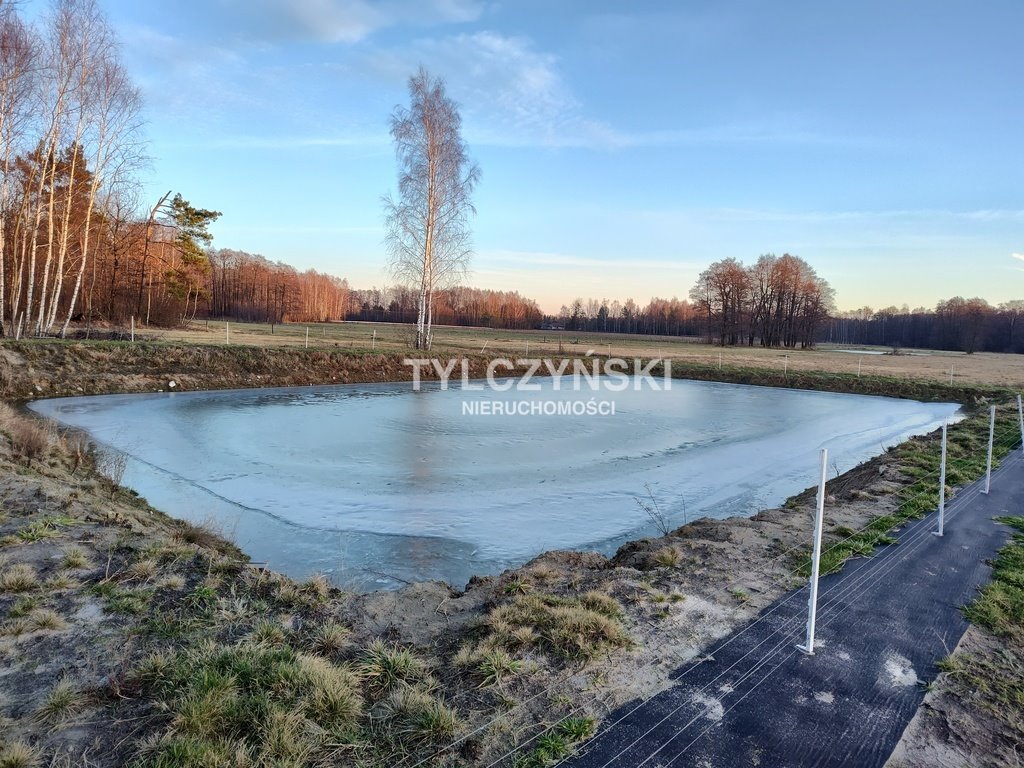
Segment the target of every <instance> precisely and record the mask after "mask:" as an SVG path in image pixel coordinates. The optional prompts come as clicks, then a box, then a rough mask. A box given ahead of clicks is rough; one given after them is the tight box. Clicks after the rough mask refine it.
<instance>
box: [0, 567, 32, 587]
mask: <svg viewBox="0 0 1024 768" xmlns="http://www.w3.org/2000/svg"><path fill="white" fill-rule="evenodd" d="M38 586H39V574H37V573H36V569H35V568H33V567H32V566H31V565H26V564H25V563H17V564H15V565H12V566H9V567H8V568H5V569H4V570H3V571H0V592H28V591H29V590H31V589H36V588H37V587H38Z"/></svg>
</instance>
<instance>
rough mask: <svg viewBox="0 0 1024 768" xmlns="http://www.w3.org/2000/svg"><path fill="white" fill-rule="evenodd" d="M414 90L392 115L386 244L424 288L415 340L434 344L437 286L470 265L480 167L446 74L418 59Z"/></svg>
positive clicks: (397, 268)
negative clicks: (393, 179)
mask: <svg viewBox="0 0 1024 768" xmlns="http://www.w3.org/2000/svg"><path fill="white" fill-rule="evenodd" d="M409 97H410V105H409V107H408V108H406V107H401V106H400V107H396V108H395V111H394V113H393V114H392V117H391V136H392V139H393V140H394V143H395V155H396V157H397V159H398V168H399V172H398V199H397V200H395V199H394V198H393V197H391V196H390V195H388V196H387V197H386V198H385V199H384V210H385V228H386V244H387V247H388V251H389V254H390V258H391V263H390V267H391V271H392V273H393V274H394V275H395V277H396V278H397V279H399V280H401V281H403V282H407V283H409V284H411V285H413V286H416V288H417V290H418V303H417V318H416V341H415V345H416V348H417V349H430V344H431V340H432V328H431V326H432V323H433V299H434V292H435V291H436V290H438V289H439V288H443V287H446V286H451V285H453V284H454V283H456V282H458V281H459V280H460V279H461V278H462V277H463V276H464V275H465V273H466V271H467V269H468V267H469V260H470V257H471V256H472V238H471V234H472V233H471V231H470V227H469V219H470V217H471V216H472V215H473V214H474V213H476V210H475V209H474V207H473V204H472V200H471V196H472V193H473V189H474V187H475V186H476V184H477V182H478V181H479V179H480V168H479V167H478V166H477V165H476V164H475V163H474V162H473V161H472V160H471V159H470V157H469V153H468V148H467V146H466V143H465V142H464V141H463V139H462V117H461V116H460V114H459V109H458V105H457V104H456V103H455V102H454V101H452V100H451V99H450V98H449V97H448V96H447V94H446V93H445V83H444V80H442V79H441V78H435V77H431V75H430V74H429V73H428V72H427V71H426V70H425V69H423V68H422V67H420V69H419V71H418V72H417V73H416V74H415V75H413V76H412V77H410V78H409Z"/></svg>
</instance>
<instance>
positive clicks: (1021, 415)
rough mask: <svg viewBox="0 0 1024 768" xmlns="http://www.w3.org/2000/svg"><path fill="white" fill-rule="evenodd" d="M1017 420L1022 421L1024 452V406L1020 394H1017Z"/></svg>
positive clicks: (1021, 445)
mask: <svg viewBox="0 0 1024 768" xmlns="http://www.w3.org/2000/svg"><path fill="white" fill-rule="evenodd" d="M1017 421H1018V422H1020V450H1021V453H1024V406H1022V405H1021V402H1020V395H1017Z"/></svg>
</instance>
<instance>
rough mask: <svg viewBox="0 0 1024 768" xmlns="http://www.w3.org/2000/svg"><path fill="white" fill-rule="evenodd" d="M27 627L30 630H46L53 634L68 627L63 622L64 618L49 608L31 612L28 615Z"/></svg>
mask: <svg viewBox="0 0 1024 768" xmlns="http://www.w3.org/2000/svg"><path fill="white" fill-rule="evenodd" d="M28 625H29V626H30V627H31V628H32V629H39V630H42V629H48V630H52V631H55V632H57V631H60V630H62V629H67V627H68V623H67V622H66V621H64V617H62V616H61V615H60V614H59V613H57V612H56V611H54V610H52V609H50V608H39V609H38V610H35V611H32V613H30V614H29V615H28Z"/></svg>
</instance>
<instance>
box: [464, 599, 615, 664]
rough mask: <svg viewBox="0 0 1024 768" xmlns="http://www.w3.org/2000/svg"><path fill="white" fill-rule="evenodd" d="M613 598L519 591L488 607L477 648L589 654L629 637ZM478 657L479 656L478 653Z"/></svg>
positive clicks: (573, 655) (572, 655) (580, 656)
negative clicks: (506, 600) (521, 593)
mask: <svg viewBox="0 0 1024 768" xmlns="http://www.w3.org/2000/svg"><path fill="white" fill-rule="evenodd" d="M621 617H622V607H621V606H620V605H619V603H618V601H616V600H615V599H614V598H611V597H609V596H607V595H602V594H600V593H588V594H587V595H584V596H583V597H580V598H576V597H559V596H556V595H551V594H530V595H519V596H516V597H514V598H513V599H512V600H511V601H509V602H507V603H503V604H501V605H499V606H497V607H496V608H494V609H492V610H491V612H490V613H489V615H488V616H487V619H486V627H487V629H488V630H489V633H488V634H487V636H486V638H485V639H484V641H483V642H482V643H481V645H480V646H478V649H477V650H478V652H480V653H481V654H483V653H486V652H488V651H489V650H490V649H491V648H494V647H499V648H504V649H506V650H509V651H513V652H515V651H522V650H526V649H532V650H536V651H540V652H543V653H550V654H553V655H555V656H558V657H563V658H567V659H590V658H593V657H594V656H596V655H598V654H599V653H601V652H603V651H605V650H609V649H612V648H616V647H621V646H624V645H627V644H628V643H629V637H628V635H627V634H626V631H625V629H624V627H623V626H622V622H621ZM481 659H482V656H481Z"/></svg>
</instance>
